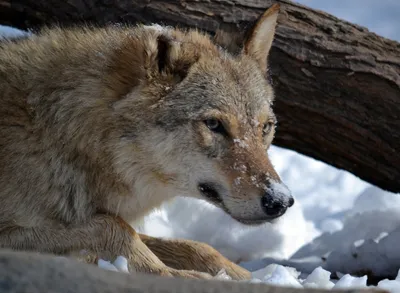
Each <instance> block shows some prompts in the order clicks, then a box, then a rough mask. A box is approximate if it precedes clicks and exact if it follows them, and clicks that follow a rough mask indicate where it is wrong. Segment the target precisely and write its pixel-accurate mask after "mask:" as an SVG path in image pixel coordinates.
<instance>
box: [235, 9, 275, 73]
mask: <svg viewBox="0 0 400 293" xmlns="http://www.w3.org/2000/svg"><path fill="white" fill-rule="evenodd" d="M278 14H279V4H274V5H272V6H271V7H270V8H269V9H268V10H267V11H265V12H264V13H263V14H262V15H261V16H260V18H259V19H258V20H257V21H256V23H255V24H254V26H253V27H252V28H251V29H250V30H249V31H248V32H247V34H246V35H247V37H246V39H245V41H244V48H243V50H244V53H245V54H247V55H249V56H251V57H252V58H254V60H256V61H257V63H258V64H259V65H260V67H261V69H262V70H263V71H266V70H267V58H268V54H269V51H270V49H271V46H272V41H273V40H274V35H275V28H276V23H277V19H278Z"/></svg>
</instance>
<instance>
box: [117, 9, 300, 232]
mask: <svg viewBox="0 0 400 293" xmlns="http://www.w3.org/2000/svg"><path fill="white" fill-rule="evenodd" d="M278 9H279V7H278V5H274V6H272V7H271V8H270V9H268V10H267V11H266V12H265V13H264V14H263V15H262V16H261V17H260V18H259V20H258V21H257V22H256V24H255V25H254V26H253V27H252V28H251V30H250V31H249V32H248V33H247V37H246V38H245V41H244V42H243V46H242V47H241V50H240V51H239V52H237V53H230V52H228V51H226V50H224V49H223V48H222V47H221V46H220V45H221V44H218V43H217V42H216V41H215V40H212V39H210V38H209V37H208V36H206V35H204V34H201V33H199V32H197V31H185V32H184V31H178V30H175V29H172V28H164V27H157V26H152V27H146V28H145V29H144V30H143V35H142V37H141V38H135V39H134V40H133V41H134V42H136V43H135V46H136V48H137V47H140V46H141V47H142V49H138V50H137V51H136V52H134V54H137V55H140V57H136V58H137V59H138V58H143V61H141V63H142V64H143V66H141V67H140V68H141V69H140V68H138V69H137V70H142V73H141V81H140V83H138V85H137V86H136V87H135V88H134V90H133V91H130V92H129V93H128V94H127V95H126V98H125V99H124V100H122V101H120V102H118V103H117V104H116V106H115V108H116V109H117V110H119V111H121V113H127V112H129V111H130V112H129V113H130V114H129V115H126V116H129V118H128V120H129V121H130V124H129V126H126V127H125V129H126V132H125V135H124V137H125V138H128V143H129V144H132V147H131V148H127V149H129V151H131V152H132V154H130V155H126V156H125V155H124V157H132V158H136V159H135V160H138V158H140V157H141V158H142V160H141V163H140V164H139V165H140V170H141V172H143V174H147V175H148V176H150V177H151V179H149V178H148V177H146V178H147V179H146V180H148V182H152V181H151V180H153V181H154V182H159V183H161V184H163V186H164V187H165V188H164V189H153V191H154V190H158V191H159V192H161V194H158V195H157V194H149V195H147V196H152V197H155V196H157V197H164V196H165V197H168V195H167V194H168V193H169V194H176V195H184V196H191V197H197V198H203V199H206V200H207V201H209V202H211V203H213V204H215V205H217V206H219V207H221V208H222V209H223V210H225V211H226V212H227V213H228V214H229V215H231V216H232V217H233V218H234V219H236V220H238V221H240V222H242V223H246V224H258V223H263V222H266V221H269V220H271V219H274V218H277V217H279V216H281V215H283V214H284V213H285V211H286V210H287V208H289V207H290V206H292V205H293V203H294V200H293V198H292V196H291V194H290V191H289V190H288V188H286V186H285V185H284V184H283V183H282V182H281V179H280V178H279V176H278V174H277V173H276V171H275V170H274V168H273V166H272V164H271V162H270V160H269V158H268V154H267V150H268V148H269V146H270V145H271V143H272V140H273V137H274V133H275V124H276V118H275V115H274V112H273V110H272V103H273V100H274V93H273V89H272V86H271V84H270V83H269V81H268V79H267V74H268V72H267V71H268V69H267V68H268V66H267V57H268V53H269V51H270V48H271V44H272V41H273V37H274V32H275V26H276V21H277V16H278ZM139 39H140V40H141V43H140V45H138V40H139ZM138 52H139V53H138ZM125 54H130V55H131V54H132V53H124V52H123V51H121V53H120V55H118V58H119V60H128V59H132V58H134V57H133V56H125ZM124 66H125V65H124ZM120 72H121V71H120ZM122 72H124V71H123V70H122ZM116 79H118V77H117V78H116ZM120 79H121V78H120ZM138 109H140V110H138ZM138 111H141V113H138ZM135 164H136V165H135ZM135 164H132V165H135V166H137V165H138V163H137V161H135ZM149 174H150V175H149ZM147 175H146V176H147ZM143 176H144V175H143ZM154 179H155V180H154ZM142 180H144V179H143V178H142ZM142 188H143V186H142ZM158 191H156V192H158ZM138 192H142V191H140V190H138Z"/></svg>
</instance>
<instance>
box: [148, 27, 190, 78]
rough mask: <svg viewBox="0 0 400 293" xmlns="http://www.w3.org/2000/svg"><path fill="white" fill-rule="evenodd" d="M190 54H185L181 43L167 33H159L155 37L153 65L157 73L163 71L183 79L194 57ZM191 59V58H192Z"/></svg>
mask: <svg viewBox="0 0 400 293" xmlns="http://www.w3.org/2000/svg"><path fill="white" fill-rule="evenodd" d="M190 57H192V56H190V54H185V52H184V50H183V49H182V47H181V43H180V42H178V41H177V40H175V39H174V38H173V37H172V36H169V35H163V34H162V35H159V36H158V37H157V54H156V62H155V64H156V65H155V66H156V67H157V69H158V72H159V73H162V72H165V73H167V74H173V75H174V76H176V77H178V78H180V80H182V79H184V78H185V77H186V75H187V73H188V71H189V68H190V65H191V64H193V63H194V59H195V58H190ZM192 59H193V60H192Z"/></svg>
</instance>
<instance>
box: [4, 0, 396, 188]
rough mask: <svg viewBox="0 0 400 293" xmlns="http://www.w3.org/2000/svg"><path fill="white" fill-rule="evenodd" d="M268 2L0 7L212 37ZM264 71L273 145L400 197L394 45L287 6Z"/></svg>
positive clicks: (36, 16) (13, 16) (20, 3)
mask: <svg viewBox="0 0 400 293" xmlns="http://www.w3.org/2000/svg"><path fill="white" fill-rule="evenodd" d="M272 2H275V1H272V0H265V1H259V0H214V1H208V0H198V1H183V0H168V1H167V0H158V1H157V0H156V1H146V0H142V1H138V0H136V1H135V0H116V1H111V0H82V1H80V0H50V1H48V0H12V1H11V0H0V23H3V24H8V25H12V26H16V27H19V28H22V29H26V28H28V27H38V26H41V25H43V24H54V23H57V24H62V25H71V24H76V23H79V22H82V21H83V22H86V23H95V24H99V25H104V24H106V23H115V22H124V23H126V22H128V23H136V22H143V23H151V22H157V23H164V24H168V25H179V26H181V27H198V28H200V29H202V30H206V31H208V32H210V33H215V31H216V30H217V29H222V30H227V31H230V30H232V28H237V27H238V28H240V29H242V28H244V27H245V26H246V25H248V24H250V22H252V21H254V20H255V19H256V18H257V17H258V16H259V15H260V14H261V13H262V12H263V11H264V10H265V8H266V7H268V6H269V5H271V4H272ZM279 2H280V3H281V5H282V6H281V7H282V9H281V15H280V18H279V26H278V29H277V34H276V39H275V41H274V45H273V50H272V53H271V55H270V66H271V71H272V76H273V81H274V85H275V88H276V94H277V99H276V103H275V110H276V113H277V116H278V119H279V125H278V132H277V136H276V139H275V144H276V145H278V146H282V147H286V148H289V149H293V150H296V151H298V152H300V153H303V154H306V155H308V156H311V157H314V158H316V159H319V160H322V161H324V162H326V163H329V164H331V165H333V166H336V167H338V168H342V169H345V170H348V171H350V172H351V173H353V174H355V175H357V176H359V177H360V178H362V179H364V180H366V181H369V182H370V183H372V184H375V185H377V186H379V187H381V188H383V189H386V190H390V191H393V192H400V180H399V179H400V44H399V43H397V42H395V41H391V40H388V39H384V38H382V37H379V36H377V35H375V34H373V33H371V32H369V31H368V30H366V29H365V28H362V27H360V26H357V25H354V24H351V23H348V22H345V21H342V20H339V19H337V18H335V17H333V16H331V15H329V14H326V13H323V12H320V11H315V10H311V9H308V8H306V7H304V6H301V5H297V4H294V3H292V2H290V1H284V0H282V1H279Z"/></svg>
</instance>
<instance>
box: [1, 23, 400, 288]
mask: <svg viewBox="0 0 400 293" xmlns="http://www.w3.org/2000/svg"><path fill="white" fill-rule="evenodd" d="M0 33H1V34H2V35H3V36H5V37H12V36H21V35H23V34H24V33H23V32H21V31H18V30H15V29H12V28H8V27H4V26H0ZM1 34H0V35H1ZM238 143H240V144H241V143H242V142H241V141H238ZM269 153H270V157H271V161H272V162H273V163H274V167H275V169H276V170H277V172H278V173H279V174H280V176H281V178H282V181H283V182H284V184H285V185H286V186H288V188H289V190H290V191H291V193H292V195H293V197H294V198H295V204H294V206H293V207H291V208H290V209H289V210H288V211H287V213H286V214H285V215H284V216H282V217H281V218H280V219H278V220H277V221H276V222H275V223H273V224H265V225H262V226H258V227H247V226H244V225H242V224H239V223H237V222H236V221H235V220H233V219H232V218H231V217H230V216H228V215H227V214H225V213H224V212H223V211H221V210H220V209H218V208H215V207H214V206H212V205H210V204H208V203H206V202H203V201H200V200H196V199H188V198H177V199H176V200H174V201H172V202H170V203H167V204H164V205H163V206H162V207H161V208H160V209H159V210H155V211H154V212H152V213H151V214H150V215H148V216H147V217H146V218H145V220H144V221H143V223H142V224H141V225H136V226H135V228H137V230H138V231H140V232H142V233H147V234H149V235H152V236H158V237H166V238H186V239H192V240H197V241H202V242H206V243H209V244H210V245H212V246H213V247H215V248H216V249H218V250H219V251H220V252H221V253H222V254H224V255H225V256H226V257H228V258H229V259H231V260H232V261H234V262H239V263H240V265H242V266H243V267H245V268H247V269H249V270H250V271H251V272H252V277H253V279H252V280H250V282H262V283H268V284H274V285H277V286H292V287H299V288H300V287H304V288H326V289H332V288H333V289H336V288H350V287H351V288H354V287H358V288H365V287H367V276H366V272H368V273H369V274H370V275H372V276H377V277H380V278H382V279H383V280H382V281H380V282H379V283H378V285H377V287H378V288H382V289H386V290H389V291H391V292H400V270H399V269H400V250H399V249H397V247H398V243H399V242H400V195H399V194H393V193H390V192H385V191H383V190H381V189H379V188H377V187H374V186H372V185H370V184H367V183H365V182H363V181H361V180H360V179H358V178H357V177H355V176H353V175H352V174H350V173H348V172H345V171H342V170H338V169H336V168H334V167H331V166H328V165H326V164H324V163H322V162H319V161H316V160H314V159H311V158H308V157H306V156H303V155H300V154H298V153H296V152H293V151H289V150H285V149H282V148H279V147H276V146H272V147H271V149H270V151H269ZM237 168H241V167H240V166H237ZM239 183H240V179H239ZM98 265H99V267H101V268H103V269H105V270H110V271H119V272H125V273H127V272H128V266H127V260H126V259H125V258H124V257H123V256H119V257H118V258H117V259H116V260H114V261H113V262H110V261H106V260H99V263H98ZM335 276H337V277H335ZM216 278H217V279H221V280H226V281H230V277H229V276H227V275H226V273H225V272H224V271H223V270H221V271H220V273H219V274H218V275H217V276H216ZM388 278H390V279H388ZM394 278H395V279H394Z"/></svg>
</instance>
